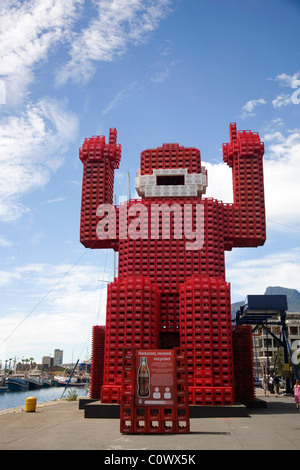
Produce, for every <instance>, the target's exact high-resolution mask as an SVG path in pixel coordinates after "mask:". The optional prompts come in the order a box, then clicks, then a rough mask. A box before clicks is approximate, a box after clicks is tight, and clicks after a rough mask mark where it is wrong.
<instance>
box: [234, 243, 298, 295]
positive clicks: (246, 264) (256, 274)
mask: <svg viewBox="0 0 300 470" xmlns="http://www.w3.org/2000/svg"><path fill="white" fill-rule="evenodd" d="M262 250H263V249H260V255H261V256H260V257H257V258H252V259H250V260H244V259H242V260H241V259H240V255H239V259H236V257H235V254H234V253H233V254H232V256H230V258H231V259H230V265H229V263H228V267H227V271H226V272H227V276H226V277H227V280H228V281H229V282H230V283H231V291H232V299H233V301H234V302H236V301H237V300H244V299H245V297H246V295H248V294H258V295H262V294H264V293H265V290H266V288H267V287H268V286H282V287H289V288H291V289H297V290H299V279H300V263H299V262H300V249H299V248H297V249H292V250H290V251H283V252H275V253H273V254H271V255H266V256H263V251H262Z"/></svg>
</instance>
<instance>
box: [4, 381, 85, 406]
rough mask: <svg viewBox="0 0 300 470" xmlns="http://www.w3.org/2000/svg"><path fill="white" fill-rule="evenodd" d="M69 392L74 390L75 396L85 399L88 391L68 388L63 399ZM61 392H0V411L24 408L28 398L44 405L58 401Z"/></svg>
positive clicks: (45, 390)
mask: <svg viewBox="0 0 300 470" xmlns="http://www.w3.org/2000/svg"><path fill="white" fill-rule="evenodd" d="M69 390H71V391H73V390H76V392H77V395H78V396H81V397H85V396H87V395H88V391H87V390H86V389H85V388H83V387H68V388H67V389H66V391H65V393H64V396H63V398H66V397H67V396H68V392H69ZM63 391H64V387H50V388H41V389H38V390H26V391H20V392H10V391H7V392H1V393H0V410H7V409H10V408H17V407H19V406H25V403H26V398H28V397H35V398H36V399H37V403H45V402H47V401H52V400H59V399H60V398H61V396H62V394H63Z"/></svg>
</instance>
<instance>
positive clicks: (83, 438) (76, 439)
mask: <svg viewBox="0 0 300 470" xmlns="http://www.w3.org/2000/svg"><path fill="white" fill-rule="evenodd" d="M263 393H264V392H263V390H261V389H256V397H257V398H258V399H262V400H265V401H266V403H267V406H266V407H265V408H249V409H248V413H249V415H248V416H245V417H226V418H220V417H219V418H191V419H190V433H187V434H158V435H152V434H151V435H148V434H146V435H137V434H121V433H120V421H119V419H110V418H100V419H99V418H97V419H90V418H85V417H84V410H81V409H79V406H78V401H65V400H55V401H53V402H47V403H43V404H37V407H36V411H35V412H27V411H25V403H24V407H20V408H14V409H11V410H3V411H0V450H7V451H9V450H97V451H103V452H102V455H103V463H108V464H112V463H114V464H121V463H125V464H128V465H129V466H131V467H134V466H138V462H135V461H134V460H132V461H130V460H126V461H119V460H117V461H114V460H115V459H120V458H123V457H122V456H123V455H125V456H127V457H124V459H125V458H127V459H129V458H130V455H132V456H134V455H136V452H135V451H140V452H139V454H138V455H139V459H140V463H144V462H145V458H141V455H145V456H146V455H152V457H151V458H152V459H154V460H155V459H156V458H157V457H153V451H156V454H158V455H162V454H164V453H166V452H167V453H169V454H170V455H175V453H176V455H180V456H181V457H180V458H183V457H182V455H186V456H189V458H191V459H192V460H191V462H190V464H193V463H196V462H194V461H193V459H196V458H197V457H193V455H196V456H197V455H198V458H199V454H197V452H198V451H201V450H300V411H299V412H297V410H296V404H295V402H294V398H293V397H291V396H284V395H281V396H279V397H278V398H277V397H275V395H270V396H269V397H267V398H264V396H263ZM150 451H151V452H152V454H151V453H149V452H150ZM141 452H142V453H141ZM99 455H101V454H99ZM147 458H148V457H147ZM158 458H159V459H162V457H161V456H160V457H158ZM174 458H176V457H174ZM186 458H187V457H186ZM104 459H110V460H107V461H105V460H104ZM154 460H152V461H148V463H150V464H154V463H156V464H162V463H164V462H163V461H158V462H157V461H154ZM100 463H101V462H100ZM173 463H188V461H187V460H186V461H185V462H183V461H181V462H180V461H179V458H177V462H176V461H175V462H173Z"/></svg>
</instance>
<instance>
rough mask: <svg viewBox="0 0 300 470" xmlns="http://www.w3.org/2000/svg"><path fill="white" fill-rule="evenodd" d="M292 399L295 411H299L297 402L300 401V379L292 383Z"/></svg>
mask: <svg viewBox="0 0 300 470" xmlns="http://www.w3.org/2000/svg"><path fill="white" fill-rule="evenodd" d="M294 400H295V402H296V407H297V411H299V403H300V380H298V379H297V380H296V383H295V385H294Z"/></svg>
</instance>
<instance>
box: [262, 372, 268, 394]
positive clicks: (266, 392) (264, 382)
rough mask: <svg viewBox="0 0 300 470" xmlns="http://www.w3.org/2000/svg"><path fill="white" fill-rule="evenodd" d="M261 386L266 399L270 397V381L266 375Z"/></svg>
mask: <svg viewBox="0 0 300 470" xmlns="http://www.w3.org/2000/svg"><path fill="white" fill-rule="evenodd" d="M261 386H262V388H263V390H264V392H265V397H268V396H269V380H268V379H267V377H266V375H265V374H264V375H263V378H262V381H261Z"/></svg>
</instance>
